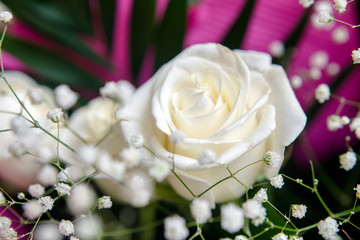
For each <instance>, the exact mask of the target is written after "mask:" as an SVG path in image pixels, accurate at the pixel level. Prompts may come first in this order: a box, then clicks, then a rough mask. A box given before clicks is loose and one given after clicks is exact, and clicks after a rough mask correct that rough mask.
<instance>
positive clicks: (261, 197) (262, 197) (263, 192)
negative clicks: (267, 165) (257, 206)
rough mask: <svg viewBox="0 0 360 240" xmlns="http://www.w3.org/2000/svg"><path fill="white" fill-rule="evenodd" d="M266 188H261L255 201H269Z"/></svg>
mask: <svg viewBox="0 0 360 240" xmlns="http://www.w3.org/2000/svg"><path fill="white" fill-rule="evenodd" d="M266 191H267V189H266V188H261V189H260V190H259V191H258V192H257V193H256V194H255V196H254V199H255V200H256V201H258V202H259V203H263V202H266V201H267V200H268V195H267V193H266Z"/></svg>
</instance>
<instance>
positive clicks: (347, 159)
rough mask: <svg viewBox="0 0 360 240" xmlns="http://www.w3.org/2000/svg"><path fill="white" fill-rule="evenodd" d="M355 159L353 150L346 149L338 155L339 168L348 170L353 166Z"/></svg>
mask: <svg viewBox="0 0 360 240" xmlns="http://www.w3.org/2000/svg"><path fill="white" fill-rule="evenodd" d="M356 160H357V158H356V154H355V153H354V152H353V151H347V152H346V153H343V154H341V155H340V156H339V162H340V168H342V169H344V170H345V171H349V170H351V169H353V167H354V166H355V164H356Z"/></svg>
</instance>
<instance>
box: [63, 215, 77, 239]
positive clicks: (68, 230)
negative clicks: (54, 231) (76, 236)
mask: <svg viewBox="0 0 360 240" xmlns="http://www.w3.org/2000/svg"><path fill="white" fill-rule="evenodd" d="M74 231H75V229H74V224H73V223H72V222H71V221H70V220H64V219H62V220H61V222H60V223H59V232H60V233H61V234H62V235H64V236H69V235H71V234H73V233H74Z"/></svg>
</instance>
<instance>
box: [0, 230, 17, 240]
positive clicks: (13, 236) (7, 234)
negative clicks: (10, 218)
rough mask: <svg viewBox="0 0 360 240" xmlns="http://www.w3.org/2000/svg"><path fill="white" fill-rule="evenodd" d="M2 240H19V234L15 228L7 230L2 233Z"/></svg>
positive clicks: (0, 232)
mask: <svg viewBox="0 0 360 240" xmlns="http://www.w3.org/2000/svg"><path fill="white" fill-rule="evenodd" d="M0 239H5V240H18V239H19V238H18V235H17V232H16V231H15V230H14V229H13V228H11V227H10V228H7V229H4V230H3V231H0Z"/></svg>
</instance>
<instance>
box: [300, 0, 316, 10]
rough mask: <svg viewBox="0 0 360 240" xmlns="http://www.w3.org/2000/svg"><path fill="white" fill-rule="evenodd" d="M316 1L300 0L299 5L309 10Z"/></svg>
mask: <svg viewBox="0 0 360 240" xmlns="http://www.w3.org/2000/svg"><path fill="white" fill-rule="evenodd" d="M314 2H315V1H314V0H299V3H300V4H301V5H302V6H303V7H304V8H308V7H310V6H311V5H313V4H314Z"/></svg>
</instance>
